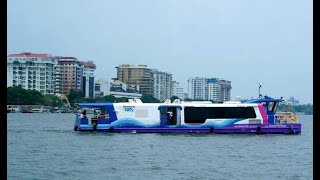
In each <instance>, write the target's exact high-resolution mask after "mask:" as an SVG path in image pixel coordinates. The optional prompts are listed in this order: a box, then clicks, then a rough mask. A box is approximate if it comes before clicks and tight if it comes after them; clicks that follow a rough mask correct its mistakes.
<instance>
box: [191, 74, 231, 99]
mask: <svg viewBox="0 0 320 180" xmlns="http://www.w3.org/2000/svg"><path fill="white" fill-rule="evenodd" d="M188 98H190V99H193V100H212V101H216V102H225V101H230V100H231V81H226V80H220V79H218V78H200V77H195V78H189V79H188Z"/></svg>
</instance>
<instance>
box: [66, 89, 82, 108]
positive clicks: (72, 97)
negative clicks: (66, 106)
mask: <svg viewBox="0 0 320 180" xmlns="http://www.w3.org/2000/svg"><path fill="white" fill-rule="evenodd" d="M68 100H69V102H70V104H71V106H75V105H76V103H79V102H83V94H82V92H81V91H77V90H74V89H71V90H70V91H69V94H68Z"/></svg>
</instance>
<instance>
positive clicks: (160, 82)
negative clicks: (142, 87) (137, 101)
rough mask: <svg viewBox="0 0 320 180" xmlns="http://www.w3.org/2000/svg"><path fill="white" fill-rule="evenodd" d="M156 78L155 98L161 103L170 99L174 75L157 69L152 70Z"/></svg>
mask: <svg viewBox="0 0 320 180" xmlns="http://www.w3.org/2000/svg"><path fill="white" fill-rule="evenodd" d="M151 72H152V74H153V78H154V97H155V98H157V99H158V100H160V101H165V100H167V99H170V97H171V96H172V94H171V81H172V74H170V73H167V72H162V71H159V70H157V69H152V70H151Z"/></svg>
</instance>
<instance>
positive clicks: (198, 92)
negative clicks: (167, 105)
mask: <svg viewBox="0 0 320 180" xmlns="http://www.w3.org/2000/svg"><path fill="white" fill-rule="evenodd" d="M207 88H208V87H207V78H200V77H195V78H189V79H188V98H191V99H195V100H207V97H206V92H207Z"/></svg>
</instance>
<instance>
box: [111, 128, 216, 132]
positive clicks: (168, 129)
mask: <svg viewBox="0 0 320 180" xmlns="http://www.w3.org/2000/svg"><path fill="white" fill-rule="evenodd" d="M112 132H127V133H210V132H212V131H211V129H210V128H114V129H113V131H112Z"/></svg>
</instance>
